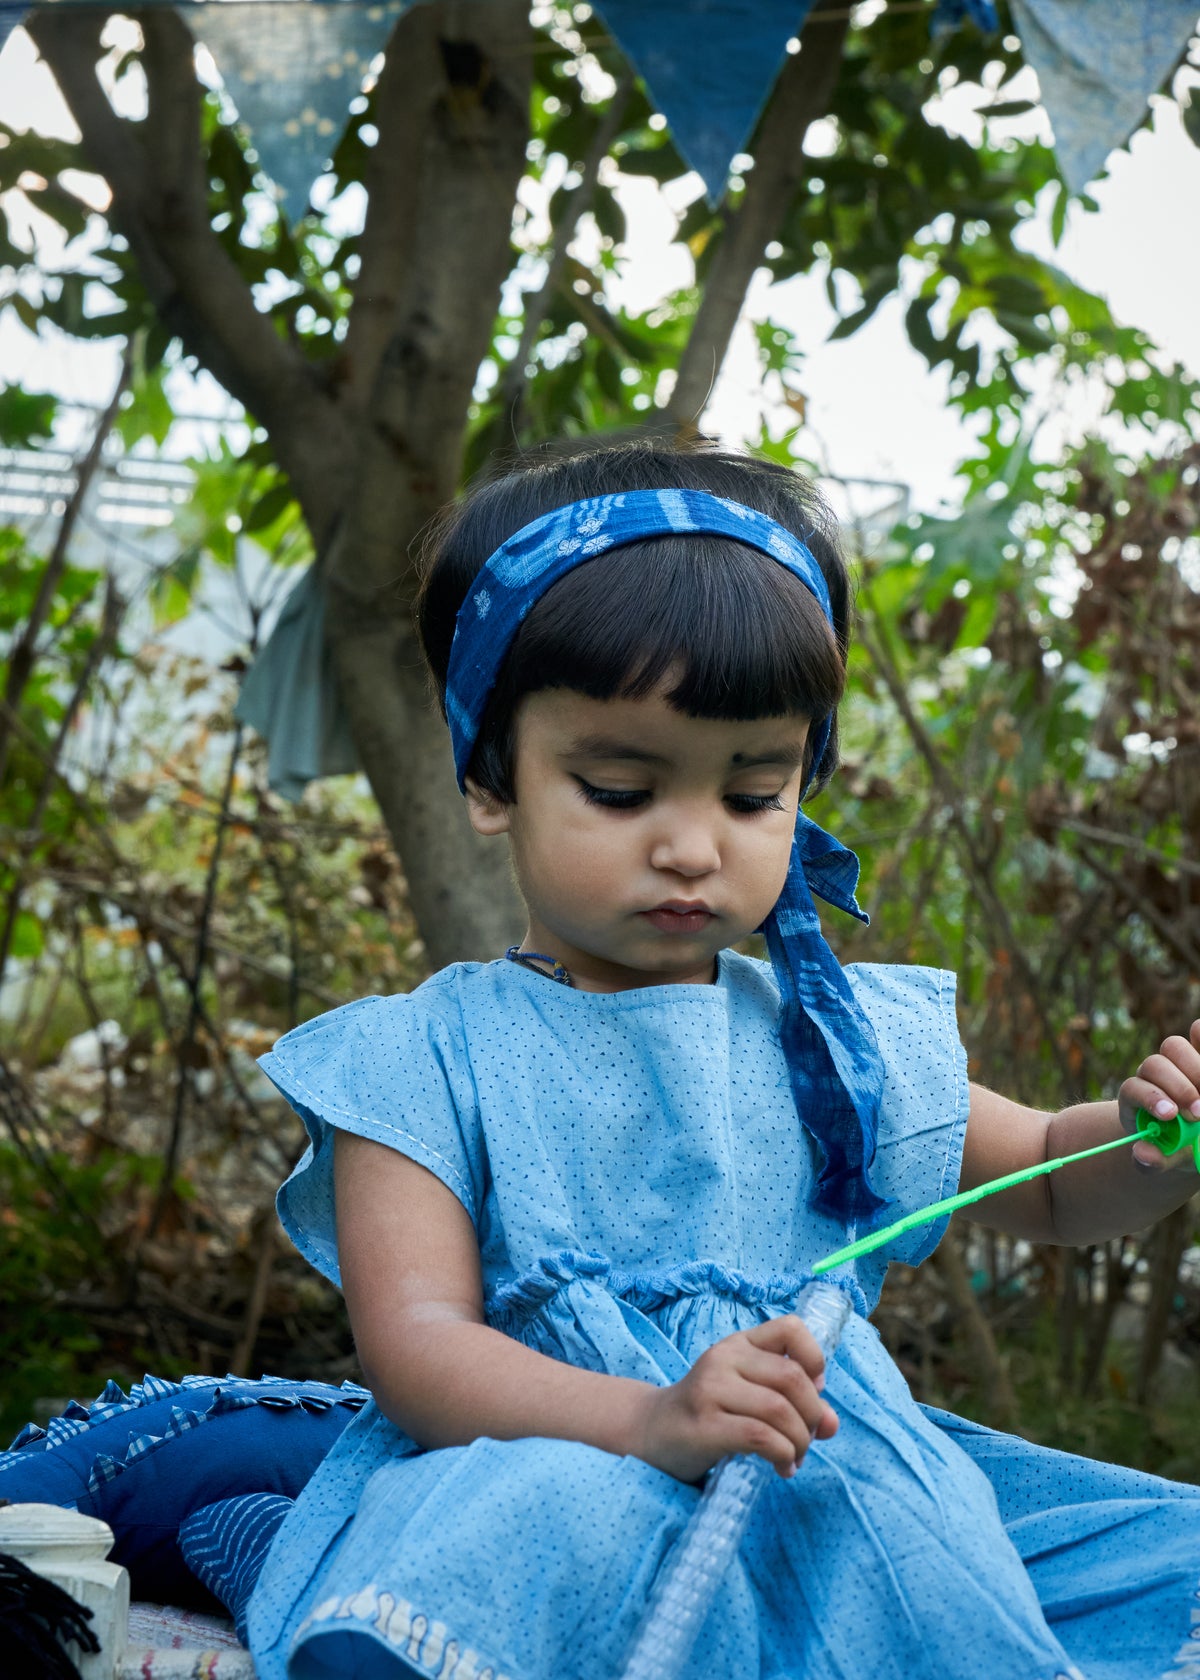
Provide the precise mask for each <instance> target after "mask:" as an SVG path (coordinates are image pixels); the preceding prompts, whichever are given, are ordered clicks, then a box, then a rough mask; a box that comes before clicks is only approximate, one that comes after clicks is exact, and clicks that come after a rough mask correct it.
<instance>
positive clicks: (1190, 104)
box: [1180, 98, 1200, 146]
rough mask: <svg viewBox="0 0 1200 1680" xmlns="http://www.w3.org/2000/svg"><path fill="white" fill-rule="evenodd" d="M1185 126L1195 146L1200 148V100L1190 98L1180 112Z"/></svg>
mask: <svg viewBox="0 0 1200 1680" xmlns="http://www.w3.org/2000/svg"><path fill="white" fill-rule="evenodd" d="M1180 116H1181V117H1182V118H1183V126H1184V128H1185V129H1186V130H1187V136H1188V139H1189V140H1190V141H1191V142H1192V144H1193V146H1200V100H1197V99H1191V98H1189V99H1188V101H1187V103H1186V105H1184V106H1183V108H1182V110H1181V111H1180Z"/></svg>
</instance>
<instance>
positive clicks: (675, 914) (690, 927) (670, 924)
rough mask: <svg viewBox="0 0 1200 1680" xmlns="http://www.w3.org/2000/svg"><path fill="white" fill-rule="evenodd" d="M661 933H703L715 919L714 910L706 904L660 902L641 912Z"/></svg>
mask: <svg viewBox="0 0 1200 1680" xmlns="http://www.w3.org/2000/svg"><path fill="white" fill-rule="evenodd" d="M639 914H640V915H642V916H643V917H644V918H645V920H646V921H648V922H649V923H650V925H651V926H652V927H656V928H657V929H658V931H659V932H660V933H703V932H704V930H705V928H706V927H707V926H708V924H709V923H710V922H711V921H712V920H713V912H712V911H711V910H710V909H709V908H708V907H707V905H704V904H695V905H680V906H678V908H676V907H675V906H674V905H670V904H660V905H659V906H658V907H657V909H654V910H642V911H640V912H639Z"/></svg>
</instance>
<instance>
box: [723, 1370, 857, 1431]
mask: <svg viewBox="0 0 1200 1680" xmlns="http://www.w3.org/2000/svg"><path fill="white" fill-rule="evenodd" d="M738 1375H739V1376H740V1377H742V1378H743V1379H744V1380H745V1381H746V1382H749V1383H752V1384H753V1385H754V1386H755V1387H756V1388H760V1389H764V1390H769V1391H771V1392H773V1393H774V1394H775V1395H777V1396H778V1398H779V1400H780V1401H781V1402H782V1404H783V1406H785V1407H786V1408H788V1410H790V1411H791V1412H793V1413H794V1414H795V1416H796V1417H797V1418H799V1420H800V1422H801V1423H802V1424H803V1425H804V1427H805V1429H806V1430H807V1432H808V1434H809V1435H815V1436H818V1437H819V1438H820V1439H821V1440H824V1439H826V1437H827V1436H829V1435H832V1434H833V1433H834V1431H835V1430H836V1429H837V1418H836V1417H835V1415H834V1412H833V1409H832V1407H831V1406H830V1405H829V1404H828V1403H827V1402H826V1401H824V1400H822V1398H821V1396H820V1395H819V1394H818V1392H817V1389H816V1386H815V1385H814V1383H813V1380H812V1378H811V1377H810V1376H809V1375H808V1373H807V1372H806V1371H805V1370H804V1369H803V1368H802V1367H801V1365H800V1364H799V1362H798V1361H797V1360H795V1359H785V1358H783V1357H781V1356H780V1355H779V1354H777V1353H768V1352H766V1350H765V1349H761V1348H753V1347H750V1348H747V1349H746V1350H745V1351H744V1353H743V1354H742V1357H741V1359H740V1360H739V1362H738ZM764 1404H765V1402H764ZM764 1415H765V1416H771V1415H772V1413H771V1412H770V1411H768V1412H765V1413H764ZM777 1415H778V1416H779V1417H783V1416H785V1414H784V1413H783V1412H781V1411H779V1412H777ZM772 1421H774V1419H772ZM805 1445H807V1442H806V1443H805Z"/></svg>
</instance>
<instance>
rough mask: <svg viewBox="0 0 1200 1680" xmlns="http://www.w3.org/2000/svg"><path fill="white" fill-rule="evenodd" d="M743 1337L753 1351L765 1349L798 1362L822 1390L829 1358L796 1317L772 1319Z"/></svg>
mask: <svg viewBox="0 0 1200 1680" xmlns="http://www.w3.org/2000/svg"><path fill="white" fill-rule="evenodd" d="M742 1335H743V1336H744V1338H745V1339H746V1341H747V1342H749V1343H750V1345H751V1347H756V1348H763V1349H765V1350H766V1351H767V1352H768V1353H783V1354H786V1355H787V1357H788V1358H789V1359H794V1360H795V1361H796V1363H797V1364H798V1365H799V1366H800V1368H801V1370H802V1371H804V1372H806V1373H807V1375H808V1376H809V1377H811V1378H812V1380H813V1382H814V1383H816V1385H817V1387H818V1388H820V1386H821V1385H822V1383H823V1382H824V1380H825V1355H824V1354H823V1353H822V1352H821V1349H820V1348H819V1347H818V1345H817V1342H816V1338H815V1337H814V1336H813V1333H812V1331H811V1330H809V1328H808V1327H807V1325H805V1324H804V1323H803V1321H802V1320H801V1319H799V1318H797V1317H796V1315H795V1313H787V1314H785V1316H784V1317H783V1318H769V1319H768V1320H767V1322H766V1323H765V1324H756V1325H755V1326H754V1328H753V1329H751V1330H744V1331H743V1332H742Z"/></svg>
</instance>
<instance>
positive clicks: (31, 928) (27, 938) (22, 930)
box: [9, 910, 46, 959]
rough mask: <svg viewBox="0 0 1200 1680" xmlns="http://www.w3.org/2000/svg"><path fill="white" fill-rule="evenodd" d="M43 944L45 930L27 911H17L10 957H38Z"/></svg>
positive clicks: (36, 918) (44, 942) (35, 917)
mask: <svg viewBox="0 0 1200 1680" xmlns="http://www.w3.org/2000/svg"><path fill="white" fill-rule="evenodd" d="M45 944H46V934H45V930H44V928H43V927H42V924H41V921H40V920H39V919H38V917H37V916H34V915H32V914H31V913H30V912H29V911H28V910H18V911H17V917H16V920H15V922H14V923H13V934H12V944H11V946H10V947H9V949H10V953H11V955H12V956H14V957H17V958H21V959H27V958H30V957H40V956H41V954H42V951H43V949H44V947H45Z"/></svg>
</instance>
